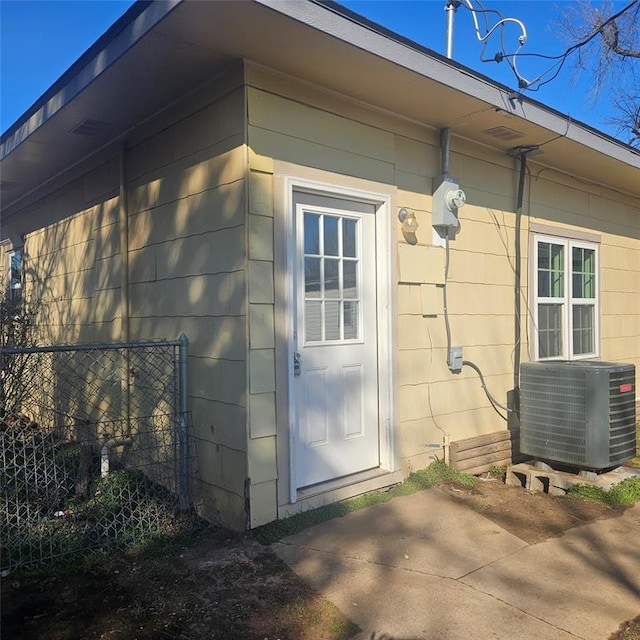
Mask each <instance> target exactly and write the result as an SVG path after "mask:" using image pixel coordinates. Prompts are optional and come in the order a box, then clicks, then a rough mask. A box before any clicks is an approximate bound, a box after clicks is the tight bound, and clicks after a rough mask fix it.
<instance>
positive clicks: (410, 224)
mask: <svg viewBox="0 0 640 640" xmlns="http://www.w3.org/2000/svg"><path fill="white" fill-rule="evenodd" d="M398 220H400V222H401V223H402V235H403V236H404V239H405V240H406V241H407V242H408V243H409V244H416V243H417V242H418V239H417V238H416V231H417V230H418V221H417V220H416V214H415V213H414V212H413V211H409V210H408V209H400V211H398Z"/></svg>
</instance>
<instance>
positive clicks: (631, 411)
mask: <svg viewBox="0 0 640 640" xmlns="http://www.w3.org/2000/svg"><path fill="white" fill-rule="evenodd" d="M520 452H521V453H523V454H526V455H528V456H532V457H535V458H539V459H541V460H544V461H550V462H560V463H563V464H566V465H571V466H577V467H580V468H582V469H589V470H601V469H607V468H612V467H616V466H618V465H620V464H621V463H623V462H625V461H626V460H629V459H631V458H633V457H634V456H635V455H636V378H635V366H634V365H632V364H616V363H612V362H601V361H594V360H582V361H548V362H531V363H524V364H522V365H521V367H520Z"/></svg>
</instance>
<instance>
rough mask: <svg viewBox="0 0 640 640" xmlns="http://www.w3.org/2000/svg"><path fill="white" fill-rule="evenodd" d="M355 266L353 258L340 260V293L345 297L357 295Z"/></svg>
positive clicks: (355, 296) (356, 264)
mask: <svg viewBox="0 0 640 640" xmlns="http://www.w3.org/2000/svg"><path fill="white" fill-rule="evenodd" d="M357 266H358V263H357V262H356V261H355V260H343V262H342V295H343V297H345V298H357V297H358V281H357V269H356V267H357Z"/></svg>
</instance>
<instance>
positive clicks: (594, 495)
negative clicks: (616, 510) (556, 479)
mask: <svg viewBox="0 0 640 640" xmlns="http://www.w3.org/2000/svg"><path fill="white" fill-rule="evenodd" d="M567 495H568V496H569V497H570V498H586V499H587V500H596V501H598V502H604V503H606V504H610V505H611V506H614V507H617V506H624V505H630V504H635V503H636V502H640V476H635V477H631V478H625V479H624V480H622V481H620V482H618V483H616V484H614V485H613V486H612V487H611V489H609V491H605V490H604V489H603V488H602V487H596V486H594V485H589V484H576V485H574V486H573V487H570V488H569V491H568V492H567Z"/></svg>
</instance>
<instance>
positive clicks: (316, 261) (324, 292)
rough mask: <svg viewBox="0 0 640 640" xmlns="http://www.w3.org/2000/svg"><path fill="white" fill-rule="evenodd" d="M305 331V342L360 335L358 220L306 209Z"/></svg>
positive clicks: (344, 338)
mask: <svg viewBox="0 0 640 640" xmlns="http://www.w3.org/2000/svg"><path fill="white" fill-rule="evenodd" d="M303 225H304V229H303V238H304V256H303V258H304V296H305V301H304V310H305V329H304V335H305V339H306V341H307V342H331V343H334V342H336V341H340V340H358V339H359V338H360V327H361V321H360V312H361V303H360V291H361V286H360V282H359V278H360V274H359V270H360V265H359V261H360V257H359V252H360V247H359V228H358V225H359V220H358V219H355V218H349V217H346V216H341V215H334V214H329V213H310V212H305V213H304V216H303Z"/></svg>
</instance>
